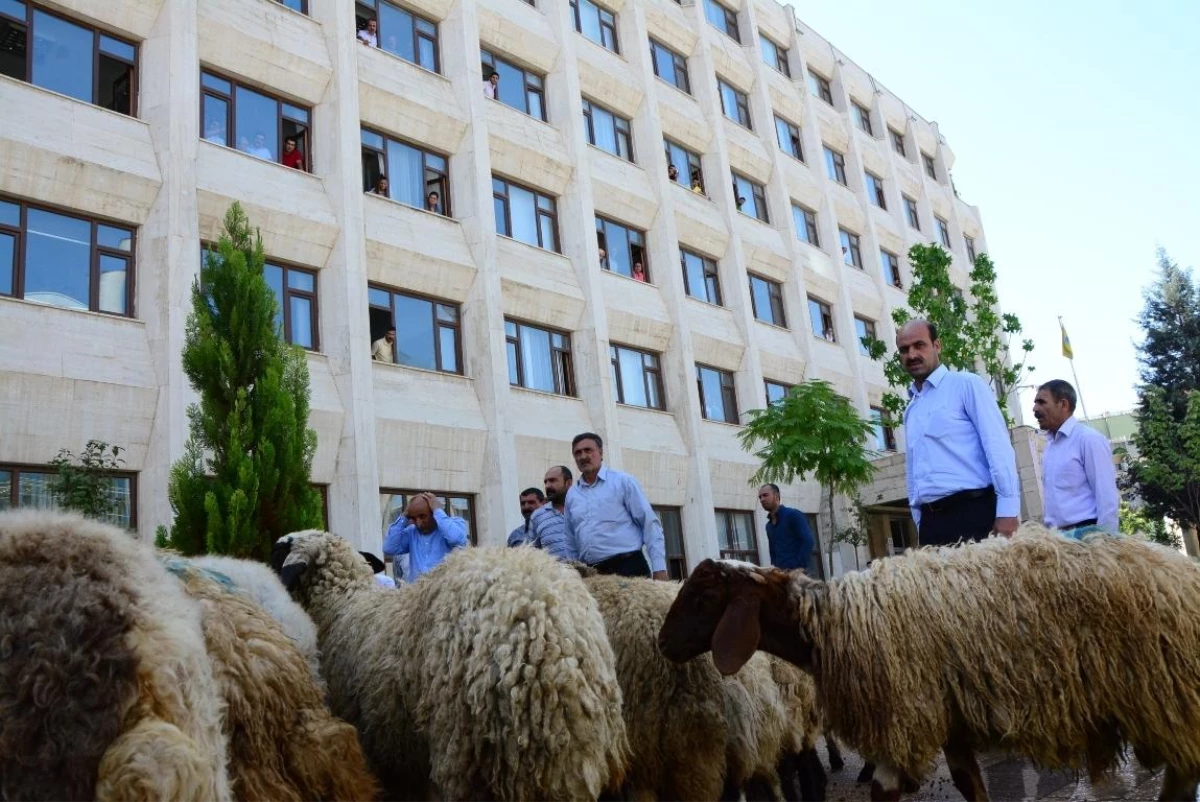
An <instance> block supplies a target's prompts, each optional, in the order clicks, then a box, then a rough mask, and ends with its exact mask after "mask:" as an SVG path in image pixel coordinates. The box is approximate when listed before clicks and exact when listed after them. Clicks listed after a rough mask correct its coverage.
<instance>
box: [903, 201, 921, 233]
mask: <svg viewBox="0 0 1200 802" xmlns="http://www.w3.org/2000/svg"><path fill="white" fill-rule="evenodd" d="M904 213H905V214H906V215H908V224H909V225H910V226H912V227H913V228H915V229H916V230H917V231H920V230H921V217H920V215H918V214H917V202H916V201H915V200H913V199H912V198H910V197H908V196H907V195H905V196H904Z"/></svg>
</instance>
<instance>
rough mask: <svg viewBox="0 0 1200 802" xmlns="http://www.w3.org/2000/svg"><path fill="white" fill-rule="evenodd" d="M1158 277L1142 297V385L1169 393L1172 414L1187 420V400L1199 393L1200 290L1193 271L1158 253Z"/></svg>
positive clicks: (1162, 253)
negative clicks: (1191, 394) (1184, 416)
mask: <svg viewBox="0 0 1200 802" xmlns="http://www.w3.org/2000/svg"><path fill="white" fill-rule="evenodd" d="M1158 268H1159V277H1158V279H1157V280H1156V281H1155V282H1154V283H1153V284H1151V285H1150V286H1149V287H1148V288H1147V289H1146V290H1145V292H1144V293H1143V298H1144V300H1145V306H1144V307H1143V308H1142V313H1141V314H1140V315H1139V316H1138V325H1140V326H1141V328H1142V330H1143V331H1144V332H1145V339H1144V340H1143V341H1142V343H1141V345H1140V346H1139V347H1138V362H1139V363H1140V368H1139V373H1140V375H1141V380H1142V383H1143V384H1145V385H1148V386H1154V387H1160V388H1162V389H1163V390H1165V391H1166V393H1167V400H1168V401H1169V402H1170V404H1171V409H1172V411H1173V412H1174V413H1175V414H1176V415H1177V416H1178V417H1179V418H1180V419H1182V418H1183V415H1184V412H1185V409H1186V406H1187V394H1188V393H1189V392H1191V391H1193V390H1200V289H1198V288H1197V286H1196V283H1195V281H1194V280H1193V279H1192V272H1191V271H1190V270H1185V269H1181V268H1180V267H1179V265H1177V264H1176V263H1175V262H1173V261H1172V260H1171V258H1170V256H1168V255H1167V252H1166V251H1165V250H1163V249H1162V248H1159V249H1158Z"/></svg>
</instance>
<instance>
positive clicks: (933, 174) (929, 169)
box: [921, 153, 937, 181]
mask: <svg viewBox="0 0 1200 802" xmlns="http://www.w3.org/2000/svg"><path fill="white" fill-rule="evenodd" d="M921 162H922V163H923V164H924V165H925V175H927V176H929V177H930V178H932V179H933V180H934V181H937V167H935V166H934V163H933V157H932V156H930V155H928V154H926V153H922V154H921Z"/></svg>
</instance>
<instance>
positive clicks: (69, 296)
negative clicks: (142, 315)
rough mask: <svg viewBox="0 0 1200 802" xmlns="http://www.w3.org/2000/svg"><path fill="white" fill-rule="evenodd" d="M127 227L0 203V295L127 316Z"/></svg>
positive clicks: (129, 256) (131, 243)
mask: <svg viewBox="0 0 1200 802" xmlns="http://www.w3.org/2000/svg"><path fill="white" fill-rule="evenodd" d="M133 254H134V241H133V228H132V227H129V226H121V225H111V224H109V223H102V222H99V221H96V220H91V219H89V218H85V217H79V216H77V215H73V214H66V213H63V212H52V211H50V210H48V209H40V208H38V207H36V206H30V205H28V204H24V203H17V202H15V201H8V200H3V199H0V295H9V296H12V297H13V298H24V299H25V300H26V301H33V302H34V303H39V304H47V305H49V306H61V307H63V308H64V309H86V310H89V311H92V312H107V313H109V314H113V315H125V316H132V315H133Z"/></svg>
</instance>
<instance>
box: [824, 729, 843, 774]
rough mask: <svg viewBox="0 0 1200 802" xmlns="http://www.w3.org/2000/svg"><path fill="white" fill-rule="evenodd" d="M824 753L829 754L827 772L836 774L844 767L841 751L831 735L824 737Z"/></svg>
mask: <svg viewBox="0 0 1200 802" xmlns="http://www.w3.org/2000/svg"><path fill="white" fill-rule="evenodd" d="M825 751H827V752H828V753H829V770H830V771H832V772H834V773H837V772H839V771H841V770H842V769H843V768H845V766H846V761H845V760H843V759H842V750H841V748H839V747H838V743H837V741H835V740H834V739H833V736H832V735H826V736H825Z"/></svg>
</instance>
